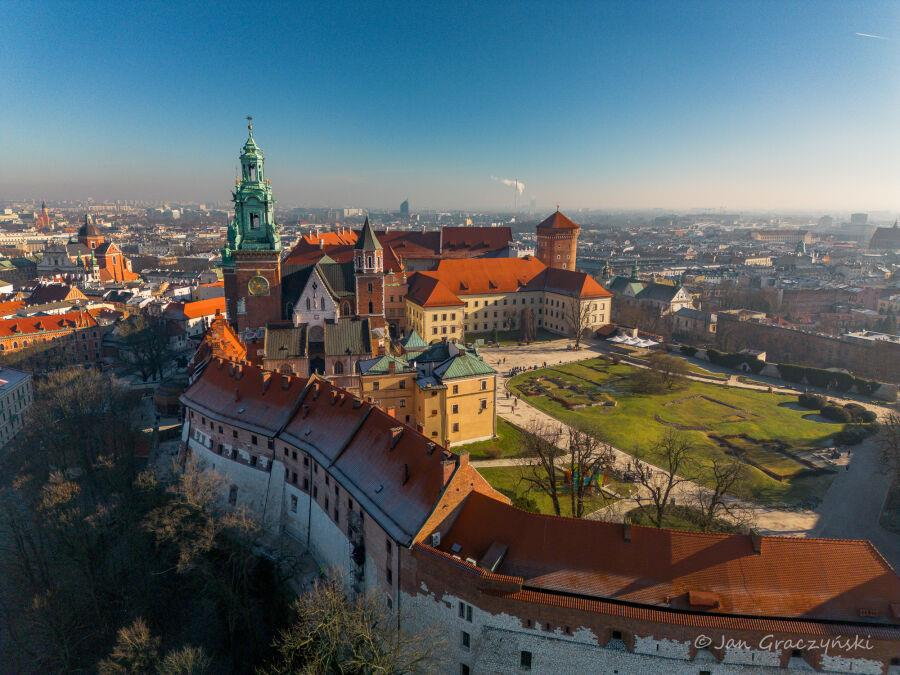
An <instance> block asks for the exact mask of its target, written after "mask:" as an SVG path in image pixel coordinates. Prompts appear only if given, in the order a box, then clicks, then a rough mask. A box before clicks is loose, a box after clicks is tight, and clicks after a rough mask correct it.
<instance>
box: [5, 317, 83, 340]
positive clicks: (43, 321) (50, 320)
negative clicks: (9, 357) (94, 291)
mask: <svg viewBox="0 0 900 675" xmlns="http://www.w3.org/2000/svg"><path fill="white" fill-rule="evenodd" d="M96 325H97V321H96V320H95V319H94V317H93V316H91V314H90V312H66V313H65V314H50V315H47V316H28V317H16V318H14V319H2V320H0V337H13V336H16V335H29V334H32V333H43V332H47V331H55V330H66V329H73V328H92V327H93V326H96Z"/></svg>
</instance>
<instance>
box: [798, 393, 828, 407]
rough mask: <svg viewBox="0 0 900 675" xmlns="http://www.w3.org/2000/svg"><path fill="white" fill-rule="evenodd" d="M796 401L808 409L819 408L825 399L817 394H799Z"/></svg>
mask: <svg viewBox="0 0 900 675" xmlns="http://www.w3.org/2000/svg"><path fill="white" fill-rule="evenodd" d="M797 403H799V404H800V405H802V406H803V407H804V408H808V409H809V410H821V409H822V406H823V405H825V399H824V398H822V397H821V396H819V395H818V394H800V396H798V397H797Z"/></svg>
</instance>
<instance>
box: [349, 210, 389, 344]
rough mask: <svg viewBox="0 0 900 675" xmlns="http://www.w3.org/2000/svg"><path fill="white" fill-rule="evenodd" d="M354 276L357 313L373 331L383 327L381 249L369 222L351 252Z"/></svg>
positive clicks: (382, 257) (367, 220) (382, 265)
mask: <svg viewBox="0 0 900 675" xmlns="http://www.w3.org/2000/svg"><path fill="white" fill-rule="evenodd" d="M353 271H354V273H355V275H356V314H357V316H360V317H363V318H368V319H369V325H370V326H372V327H373V328H375V327H380V326H384V324H385V321H384V249H383V248H382V246H381V242H380V241H378V237H376V236H375V232H374V230H372V226H371V225H369V219H368V218H366V222H365V224H364V225H363V229H362V232H360V233H359V238H358V239H357V240H356V246H355V247H354V249H353Z"/></svg>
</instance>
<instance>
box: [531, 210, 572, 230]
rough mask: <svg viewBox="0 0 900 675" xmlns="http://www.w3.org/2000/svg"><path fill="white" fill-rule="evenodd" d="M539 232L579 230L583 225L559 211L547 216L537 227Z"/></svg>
mask: <svg viewBox="0 0 900 675" xmlns="http://www.w3.org/2000/svg"><path fill="white" fill-rule="evenodd" d="M537 229H538V230H578V229H581V225H579V224H578V223H576V222H574V221H573V220H569V218H567V217H566V216H565V215H564V214H563V213H562V212H560V211H557V212H556V213H552V214H550V215H549V216H547V217H546V218H545V219H544V220H542V221H541V222H540V224H539V225H538V226H537Z"/></svg>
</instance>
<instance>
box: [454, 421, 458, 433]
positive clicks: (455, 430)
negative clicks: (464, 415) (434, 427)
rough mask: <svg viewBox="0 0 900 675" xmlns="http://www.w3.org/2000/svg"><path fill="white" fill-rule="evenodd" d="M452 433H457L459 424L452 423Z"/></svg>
mask: <svg viewBox="0 0 900 675" xmlns="http://www.w3.org/2000/svg"><path fill="white" fill-rule="evenodd" d="M453 431H454V432H457V431H459V422H454V423H453Z"/></svg>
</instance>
